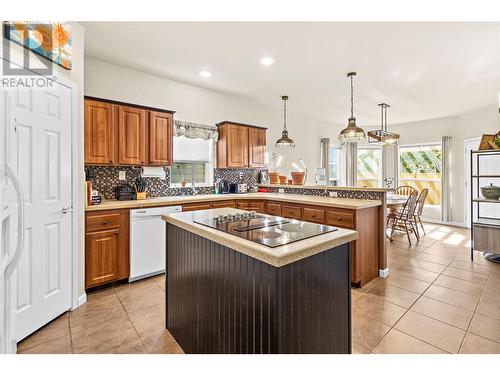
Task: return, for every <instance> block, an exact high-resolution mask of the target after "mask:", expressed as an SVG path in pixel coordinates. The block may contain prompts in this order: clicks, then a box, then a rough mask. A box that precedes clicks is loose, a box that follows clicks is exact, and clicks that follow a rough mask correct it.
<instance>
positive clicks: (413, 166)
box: [399, 144, 442, 206]
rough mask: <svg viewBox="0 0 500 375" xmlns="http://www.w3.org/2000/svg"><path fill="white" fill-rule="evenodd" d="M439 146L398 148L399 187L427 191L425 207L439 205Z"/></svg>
mask: <svg viewBox="0 0 500 375" xmlns="http://www.w3.org/2000/svg"><path fill="white" fill-rule="evenodd" d="M441 160H442V156H441V145H440V144H433V145H423V146H400V148H399V180H400V185H403V186H412V187H414V188H415V189H417V191H419V192H420V191H422V190H423V189H429V195H428V196H427V200H426V205H432V206H440V205H441V170H442V169H441Z"/></svg>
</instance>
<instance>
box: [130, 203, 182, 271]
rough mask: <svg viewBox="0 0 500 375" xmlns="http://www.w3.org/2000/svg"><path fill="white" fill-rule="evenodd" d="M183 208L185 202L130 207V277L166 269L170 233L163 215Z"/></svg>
mask: <svg viewBox="0 0 500 375" xmlns="http://www.w3.org/2000/svg"><path fill="white" fill-rule="evenodd" d="M181 211H182V207H181V206H169V207H157V208H144V209H139V210H130V276H129V281H135V280H139V279H143V278H145V277H149V276H153V275H158V274H161V273H164V272H165V242H166V236H165V222H164V221H163V220H162V219H161V215H166V214H170V213H173V212H181Z"/></svg>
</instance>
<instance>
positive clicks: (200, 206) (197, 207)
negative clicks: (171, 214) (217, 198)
mask: <svg viewBox="0 0 500 375" xmlns="http://www.w3.org/2000/svg"><path fill="white" fill-rule="evenodd" d="M211 208H212V205H211V204H210V203H199V204H187V205H185V206H182V211H183V212H185V211H198V210H209V209H211Z"/></svg>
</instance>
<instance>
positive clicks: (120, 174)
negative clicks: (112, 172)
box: [118, 171, 127, 181]
mask: <svg viewBox="0 0 500 375" xmlns="http://www.w3.org/2000/svg"><path fill="white" fill-rule="evenodd" d="M126 179H127V176H126V172H125V171H119V172H118V180H120V181H124V180H126Z"/></svg>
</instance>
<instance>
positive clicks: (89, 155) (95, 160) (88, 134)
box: [84, 99, 116, 164]
mask: <svg viewBox="0 0 500 375" xmlns="http://www.w3.org/2000/svg"><path fill="white" fill-rule="evenodd" d="M84 103H85V104H84V106H85V126H84V149H85V151H84V154H85V163H86V164H113V163H115V161H116V160H115V116H114V106H113V105H112V104H109V103H103V102H99V101H95V100H88V99H86V100H85V102H84Z"/></svg>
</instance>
